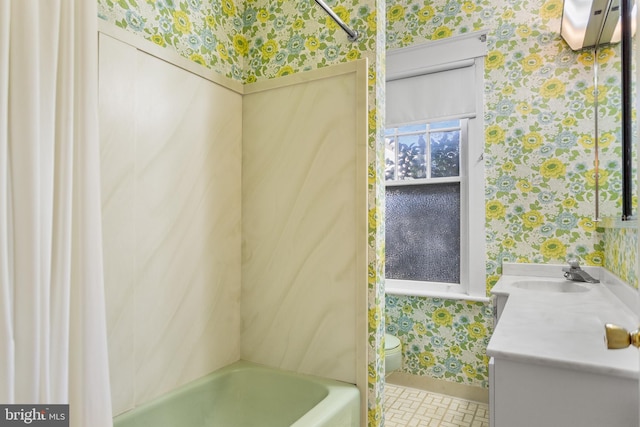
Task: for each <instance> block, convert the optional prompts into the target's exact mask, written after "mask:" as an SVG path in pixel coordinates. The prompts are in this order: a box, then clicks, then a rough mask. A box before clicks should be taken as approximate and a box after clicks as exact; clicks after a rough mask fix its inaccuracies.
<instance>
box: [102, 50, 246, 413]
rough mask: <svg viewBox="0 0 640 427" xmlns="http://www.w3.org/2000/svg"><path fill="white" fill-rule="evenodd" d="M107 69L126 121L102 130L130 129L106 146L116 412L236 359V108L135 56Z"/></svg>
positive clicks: (206, 85) (204, 85)
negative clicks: (120, 84)
mask: <svg viewBox="0 0 640 427" xmlns="http://www.w3.org/2000/svg"><path fill="white" fill-rule="evenodd" d="M118 43H119V42H118ZM123 46H124V45H123ZM126 49H128V48H126ZM107 62H110V63H113V64H114V68H115V66H116V65H115V64H118V65H119V66H120V67H122V68H120V69H117V68H115V69H114V70H113V72H114V73H116V74H119V75H120V76H121V77H120V78H121V79H122V80H124V81H130V80H132V79H133V82H134V84H133V87H132V86H131V85H129V86H128V90H129V91H130V92H129V94H128V95H129V96H128V98H127V99H120V104H117V103H116V104H114V105H113V106H112V107H111V109H112V111H111V112H112V114H113V115H114V116H116V115H117V112H118V111H121V110H120V109H121V108H122V109H123V110H125V111H126V110H127V109H129V110H130V109H131V108H133V111H134V113H133V114H129V113H125V115H124V117H120V118H118V117H115V118H114V120H113V122H112V123H109V122H107V121H106V120H105V121H104V122H103V126H108V128H110V129H113V130H115V129H118V128H119V127H122V128H123V129H129V131H128V132H130V129H131V127H133V136H131V134H130V133H129V134H127V135H122V136H121V137H118V138H120V139H119V140H118V141H117V145H116V144H115V143H114V144H113V146H112V144H111V143H110V142H109V141H104V142H103V145H105V148H104V151H105V152H109V153H111V152H113V153H111V155H110V156H109V157H108V158H107V159H105V161H104V164H103V176H106V177H108V178H107V179H106V180H105V181H106V182H105V183H104V185H105V186H107V187H109V188H110V189H109V190H108V191H106V192H105V197H106V198H107V199H106V201H105V217H106V218H105V222H108V223H109V226H108V230H109V232H110V233H113V238H112V239H111V243H110V244H108V245H105V253H106V255H105V258H107V259H109V257H113V261H112V262H111V263H107V264H108V265H107V270H108V271H107V277H111V278H112V279H110V280H108V281H107V293H108V294H111V298H110V299H111V301H108V307H107V310H108V312H109V313H110V319H111V321H110V324H109V329H110V335H109V337H110V342H109V345H110V351H111V356H112V357H111V360H112V366H111V369H112V371H113V372H112V378H114V387H113V394H114V396H120V395H122V396H127V398H126V400H128V401H126V402H125V401H124V400H125V399H124V398H123V399H122V400H123V402H119V404H118V406H117V407H116V413H118V412H120V410H122V409H126V408H127V407H131V406H132V405H135V406H138V405H139V404H141V403H143V402H145V401H148V400H150V399H152V398H153V397H155V396H158V395H161V394H163V393H164V392H166V391H169V390H171V389H174V388H176V387H178V386H180V385H182V384H184V383H186V382H188V381H190V380H193V379H195V378H198V377H201V376H203V375H205V374H207V373H209V372H211V371H213V370H215V369H217V368H219V367H222V366H224V365H226V364H228V363H230V362H233V361H235V360H237V359H238V358H239V355H240V338H239V335H240V255H241V254H240V244H241V242H240V192H241V187H240V185H241V182H240V178H241V176H240V166H241V113H242V112H241V105H242V104H241V96H240V95H239V94H236V93H234V92H232V91H230V90H228V89H224V88H221V87H220V86H217V85H215V84H213V83H211V82H208V81H207V80H205V79H203V78H201V77H198V76H195V75H193V74H191V73H188V72H185V71H184V70H182V69H179V68H177V67H175V66H172V65H170V64H168V63H165V62H163V61H161V60H159V59H157V58H154V57H151V56H149V55H146V54H144V53H141V52H136V54H135V60H134V61H131V58H128V59H127V61H126V62H123V61H122V60H115V59H114V60H113V61H107ZM132 64H135V66H133V65H132ZM101 71H102V70H101ZM132 76H133V77H132ZM118 79H119V78H118V77H114V80H118ZM111 87H112V86H111ZM111 87H110V89H111ZM131 103H133V107H132V106H131ZM105 114H107V113H105ZM131 117H135V120H134V121H133V123H131ZM132 147H133V148H132ZM123 165H129V166H126V167H125V166H123ZM121 169H125V170H126V173H125V172H118V171H119V170H121ZM112 170H115V171H112ZM112 175H114V176H115V177H113V178H109V177H110V176H112ZM117 176H124V178H123V179H119V178H117ZM109 181H111V183H110V182H109ZM110 195H114V196H110ZM117 195H121V196H119V197H120V198H121V199H122V200H116V197H115V196H117ZM117 236H119V237H117ZM120 269H122V270H123V271H119V270H120ZM113 289H115V290H113ZM121 307H123V308H124V309H125V310H126V313H125V314H124V315H119V314H118V313H119V311H122V309H121ZM117 361H125V362H126V364H125V366H124V367H121V366H120V365H119V364H118V362H117ZM131 364H133V366H131ZM125 371H126V376H127V377H128V378H125V374H124V373H123V372H125ZM132 371H133V375H131V374H132ZM131 397H133V400H132V401H131ZM114 406H115V405H114Z"/></svg>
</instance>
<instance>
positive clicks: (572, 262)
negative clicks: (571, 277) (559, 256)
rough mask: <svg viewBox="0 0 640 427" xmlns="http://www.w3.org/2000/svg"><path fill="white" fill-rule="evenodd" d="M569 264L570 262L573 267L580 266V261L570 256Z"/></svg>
mask: <svg viewBox="0 0 640 427" xmlns="http://www.w3.org/2000/svg"><path fill="white" fill-rule="evenodd" d="M567 264H569V267H571V268H580V262H578V260H577V259H576V258H569V259H568V260H567Z"/></svg>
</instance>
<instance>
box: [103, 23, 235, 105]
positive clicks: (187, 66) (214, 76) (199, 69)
mask: <svg viewBox="0 0 640 427" xmlns="http://www.w3.org/2000/svg"><path fill="white" fill-rule="evenodd" d="M98 32H100V33H102V34H105V35H107V36H109V37H113V38H114V39H116V40H119V41H121V42H123V43H125V44H128V45H130V46H133V47H135V48H136V49H138V50H139V51H141V52H144V53H146V54H149V55H151V56H154V57H156V58H158V59H161V60H163V61H165V62H168V63H170V64H172V65H175V66H176V67H179V68H182V69H183V70H185V71H188V72H190V73H193V74H195V75H197V76H200V77H202V78H203V79H207V80H209V81H210V82H213V83H215V84H218V85H220V86H222V87H225V88H227V89H229V90H232V91H234V92H236V93H239V94H241V95H244V88H243V84H242V83H241V82H239V81H236V80H232V79H230V78H228V77H225V76H222V75H220V74H219V73H216V72H215V71H213V70H211V69H209V68H207V67H205V66H203V65H200V64H197V63H195V62H193V61H189V60H188V59H187V58H184V57H182V56H180V55H179V54H178V53H177V52H175V51H173V50H171V49H168V48H166V47H162V46H158V45H157V44H155V43H153V42H151V41H149V40H145V39H143V38H142V37H141V36H139V35H136V34H133V33H131V32H129V31H127V30H125V29H123V28H120V27H117V26H115V25H113V24H111V23H109V22H106V21H104V20H102V19H98Z"/></svg>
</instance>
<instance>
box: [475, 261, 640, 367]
mask: <svg viewBox="0 0 640 427" xmlns="http://www.w3.org/2000/svg"><path fill="white" fill-rule="evenodd" d="M538 267H540V266H538ZM542 267H544V269H543V270H542V271H540V270H537V269H536V270H532V267H531V265H529V266H526V267H524V268H522V269H520V268H518V267H517V265H515V264H513V265H510V266H505V268H504V269H503V271H504V272H505V273H507V274H504V275H503V276H502V277H501V278H500V280H499V281H498V283H497V284H496V285H495V286H494V288H493V289H492V293H493V294H496V295H503V296H504V295H508V300H507V303H506V305H505V307H504V311H503V312H502V315H501V317H500V321H499V322H498V325H497V326H496V328H495V331H494V333H493V335H492V337H491V340H490V341H489V345H488V346H487V355H488V356H489V357H495V358H497V359H509V360H514V361H520V362H526V363H537V364H546V365H553V366H557V367H562V368H569V369H574V370H582V371H590V372H594V373H602V374H606V375H615V376H621V377H627V378H629V377H631V378H637V377H638V371H639V361H638V360H639V357H638V351H639V350H638V349H637V348H635V347H630V348H626V349H622V350H607V348H606V345H605V342H604V325H605V323H615V324H617V325H620V326H622V327H624V328H627V329H628V330H629V331H632V330H635V329H636V328H637V327H638V320H637V316H636V315H635V314H634V312H633V311H632V310H631V309H630V308H629V307H628V306H627V305H626V304H624V303H622V301H621V299H620V296H622V298H623V299H624V300H626V301H625V302H626V303H629V300H630V299H635V298H637V292H636V291H635V290H633V289H631V288H630V287H628V286H627V285H624V284H622V285H621V284H620V283H614V282H616V278H615V276H613V275H611V274H610V273H608V272H606V270H600V269H597V268H595V269H593V268H592V269H586V268H585V270H587V271H588V272H589V273H590V274H592V275H593V276H595V277H597V278H600V279H601V282H603V283H598V284H590V283H581V284H582V285H584V286H587V287H589V288H590V289H589V291H587V292H575V293H557V292H545V291H538V290H528V289H519V288H516V287H514V286H513V284H514V283H515V282H517V281H522V280H540V279H541V278H544V279H543V280H545V281H546V280H551V281H558V282H564V281H566V279H564V278H563V277H562V267H563V266H562V265H544V266H542ZM532 272H535V273H536V274H535V275H534V274H532ZM618 282H619V279H618ZM620 286H622V288H621V287H620ZM625 288H628V290H627V289H625ZM614 292H615V293H614ZM616 294H617V295H618V296H616Z"/></svg>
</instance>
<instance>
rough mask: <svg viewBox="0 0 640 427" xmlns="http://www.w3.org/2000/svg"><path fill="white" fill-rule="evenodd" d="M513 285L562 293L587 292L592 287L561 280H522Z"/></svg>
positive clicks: (531, 289) (519, 287) (520, 287)
mask: <svg viewBox="0 0 640 427" xmlns="http://www.w3.org/2000/svg"><path fill="white" fill-rule="evenodd" d="M511 286H513V287H514V288H518V289H526V290H529V291H541V292H560V293H572V292H587V291H589V290H590V288H589V287H588V286H587V285H582V284H580V283H576V282H569V281H565V282H560V281H557V282H556V281H550V280H522V281H519V282H514V283H513V284H512V285H511Z"/></svg>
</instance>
